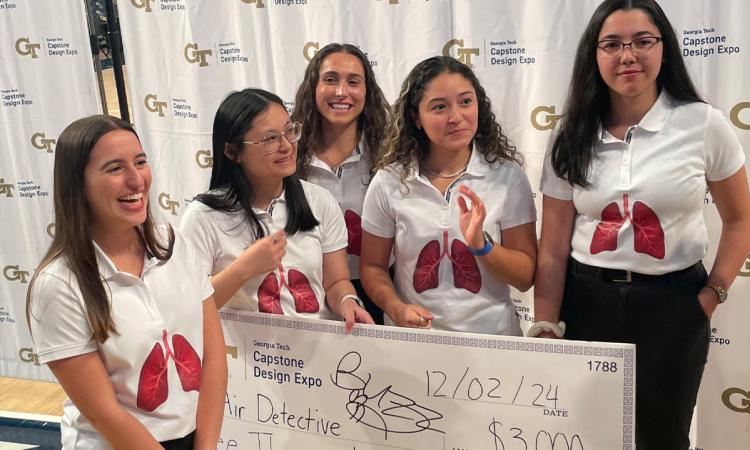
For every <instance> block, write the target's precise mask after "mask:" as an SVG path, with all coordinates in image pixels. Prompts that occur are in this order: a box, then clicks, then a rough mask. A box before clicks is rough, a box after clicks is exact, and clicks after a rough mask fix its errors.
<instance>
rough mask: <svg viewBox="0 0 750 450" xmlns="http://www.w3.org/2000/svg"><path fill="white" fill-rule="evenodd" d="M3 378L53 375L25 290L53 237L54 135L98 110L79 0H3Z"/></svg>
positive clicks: (0, 184) (0, 1) (0, 77)
mask: <svg viewBox="0 0 750 450" xmlns="http://www.w3.org/2000/svg"><path fill="white" fill-rule="evenodd" d="M0 101H1V102H2V103H0V221H2V222H1V223H0V230H1V232H0V271H1V272H2V276H0V375H4V376H16V377H23V378H35V379H42V380H52V379H53V378H52V375H51V373H50V372H49V370H47V368H46V367H43V366H40V365H39V363H38V362H37V357H36V355H35V354H34V351H33V346H32V342H31V337H30V336H29V332H28V327H27V326H26V313H25V307H26V306H25V305H26V288H27V287H28V282H29V279H30V278H31V275H32V274H33V270H34V267H35V266H36V265H37V264H38V263H39V260H40V259H41V258H42V256H43V255H44V252H45V251H46V250H47V248H48V247H49V244H50V243H51V242H52V236H53V234H54V231H55V228H54V223H52V222H53V220H54V213H53V209H52V167H53V165H54V151H55V143H56V141H57V136H58V135H59V134H60V132H61V131H62V130H63V128H65V127H66V126H67V125H68V124H69V123H71V122H72V121H73V120H75V119H78V118H80V117H83V116H86V115H90V114H96V113H101V106H100V105H101V103H100V101H99V92H98V89H97V83H96V75H95V72H94V66H93V59H92V56H91V46H90V44H89V35H88V26H87V22H86V10H85V4H84V2H83V1H82V0H64V1H61V0H36V1H33V2H31V1H28V0H0Z"/></svg>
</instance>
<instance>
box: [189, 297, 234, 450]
mask: <svg viewBox="0 0 750 450" xmlns="http://www.w3.org/2000/svg"><path fill="white" fill-rule="evenodd" d="M226 392H227V356H226V349H225V347H224V332H223V331H222V329H221V323H220V322H219V313H218V312H217V309H216V304H215V303H214V300H213V298H208V299H206V300H204V301H203V367H202V370H201V385H200V393H199V395H198V412H197V416H196V429H195V443H194V446H193V448H194V449H196V450H199V449H200V450H204V449H205V450H208V449H211V450H213V449H215V448H216V442H217V441H218V440H219V433H220V432H221V423H222V421H223V420H224V396H225V395H226Z"/></svg>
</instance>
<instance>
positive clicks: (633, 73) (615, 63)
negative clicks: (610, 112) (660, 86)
mask: <svg viewBox="0 0 750 450" xmlns="http://www.w3.org/2000/svg"><path fill="white" fill-rule="evenodd" d="M652 36H653V37H661V33H660V32H659V29H658V28H657V27H656V25H654V23H653V22H652V21H651V18H650V17H649V15H648V14H647V13H646V12H644V11H643V10H641V9H629V10H622V9H621V10H618V11H615V12H613V13H612V14H610V15H609V17H607V19H606V20H605V21H604V23H603V24H602V29H601V31H600V32H599V38H598V41H602V40H604V39H612V40H617V41H621V42H631V41H637V39H638V38H642V37H652ZM633 45H635V43H634V44H633ZM663 50H664V48H663V45H662V43H661V42H658V43H657V44H656V45H654V46H653V47H652V48H650V49H649V50H647V51H642V52H640V54H638V55H637V56H636V55H635V54H634V53H633V51H632V50H631V48H630V47H625V48H624V49H623V51H622V54H621V55H619V56H611V55H608V54H607V53H605V52H604V51H603V50H601V49H599V48H597V50H596V62H597V64H598V66H599V74H600V75H601V77H602V79H603V80H604V83H606V85H607V86H608V87H609V91H610V96H621V97H625V98H636V97H641V96H647V97H648V99H649V100H651V102H653V101H655V100H656V96H657V85H656V78H657V77H658V75H659V70H661V62H662V57H663Z"/></svg>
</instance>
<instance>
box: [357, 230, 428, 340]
mask: <svg viewBox="0 0 750 450" xmlns="http://www.w3.org/2000/svg"><path fill="white" fill-rule="evenodd" d="M391 250H393V238H383V237H379V236H375V235H373V234H370V233H368V232H367V231H364V230H363V231H362V255H361V256H360V258H359V278H360V279H361V280H362V286H363V287H364V288H365V291H367V295H368V296H369V297H370V299H371V300H372V301H373V302H375V304H376V305H378V306H379V307H380V309H382V310H383V312H384V313H385V314H387V315H388V317H390V318H391V320H393V321H394V322H395V323H396V325H398V326H400V327H414V328H416V327H420V326H422V327H427V328H429V327H430V326H432V324H431V322H430V321H431V320H432V314H430V312H429V311H427V310H426V309H425V308H423V307H422V306H419V305H411V304H406V303H404V302H403V301H402V300H401V298H400V297H399V296H398V293H397V292H396V288H395V287H394V286H393V281H392V280H391V277H390V275H389V274H388V263H389V261H390V259H391ZM420 317H421V319H420Z"/></svg>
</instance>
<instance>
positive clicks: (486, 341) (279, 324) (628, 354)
mask: <svg viewBox="0 0 750 450" xmlns="http://www.w3.org/2000/svg"><path fill="white" fill-rule="evenodd" d="M219 315H220V317H221V319H222V320H226V321H230V322H243V323H250V324H252V325H263V326H271V327H275V328H292V329H295V330H307V331H315V332H318V333H331V334H345V332H344V325H343V323H342V322H334V321H317V320H313V319H297V318H279V317H275V316H273V315H266V314H261V313H252V315H250V314H246V313H239V312H234V311H223V310H222V311H219ZM379 328H380V327H373V326H363V327H355V328H354V329H353V330H352V333H351V334H352V335H354V336H361V337H368V338H375V339H390V340H394V341H405V342H423V343H427V344H442V345H454V346H458V347H475V348H488V349H492V348H494V349H498V350H513V351H517V352H538V353H561V354H565V355H576V356H602V357H607V358H620V359H622V363H623V367H624V370H625V374H624V380H623V390H622V399H623V424H622V439H623V446H622V450H634V449H635V444H634V443H633V435H634V434H633V427H634V426H635V424H634V423H633V416H634V408H635V350H632V349H621V348H602V347H594V346H591V345H580V344H569V343H565V341H562V343H560V344H549V343H537V342H518V341H514V340H508V339H504V338H503V336H498V337H493V338H480V337H476V338H475V337H465V336H450V335H443V334H433V333H426V332H425V331H422V330H416V329H415V330H409V329H404V330H398V331H394V330H383V329H379Z"/></svg>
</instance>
